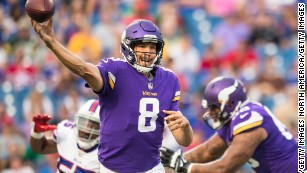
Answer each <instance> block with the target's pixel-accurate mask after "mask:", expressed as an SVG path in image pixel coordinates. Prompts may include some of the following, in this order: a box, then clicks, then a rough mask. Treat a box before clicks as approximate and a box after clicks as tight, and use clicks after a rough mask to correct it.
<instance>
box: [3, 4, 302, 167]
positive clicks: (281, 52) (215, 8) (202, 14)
mask: <svg viewBox="0 0 307 173" xmlns="http://www.w3.org/2000/svg"><path fill="white" fill-rule="evenodd" d="M55 2H56V12H55V16H54V20H53V22H54V26H55V35H56V36H57V39H58V40H60V42H61V43H63V44H64V45H67V47H68V48H69V49H70V50H72V51H73V52H75V53H76V54H79V55H80V56H81V57H86V58H88V59H87V61H90V62H93V63H97V62H98V61H99V60H100V59H101V58H103V57H109V56H110V55H113V56H115V57H121V55H120V52H119V50H120V49H119V46H120V43H119V42H118V41H119V40H120V36H121V32H122V31H123V30H124V28H125V26H126V25H127V24H129V23H131V22H132V21H133V20H135V19H139V18H142V19H148V20H151V21H154V22H155V23H156V24H157V25H158V26H159V27H160V29H161V32H162V33H163V34H164V35H163V37H164V40H165V42H166V46H165V48H164V53H163V59H162V63H163V65H164V66H165V67H167V68H170V69H171V70H173V71H174V72H175V73H176V74H177V75H178V77H179V81H180V84H181V102H180V109H181V111H182V113H183V114H184V115H186V116H187V118H188V119H189V121H190V123H191V125H192V127H193V130H194V141H193V143H192V144H191V145H190V146H189V147H187V148H184V150H189V149H191V148H193V147H194V146H196V145H198V144H200V143H202V142H203V141H204V140H205V139H207V138H208V137H210V136H211V135H212V134H213V131H212V130H211V129H210V128H209V127H208V126H207V125H206V124H205V123H204V122H203V121H202V109H201V106H200V105H201V104H200V102H201V100H202V96H203V94H202V93H201V92H202V91H203V88H204V87H205V85H206V84H207V83H208V81H210V80H211V79H213V78H215V77H217V76H220V75H228V76H233V77H236V78H239V79H241V80H242V81H243V82H244V83H245V84H246V85H247V89H248V92H249V97H250V98H252V99H253V100H257V101H259V102H261V103H263V104H264V105H266V106H268V107H269V108H270V109H271V110H273V112H274V114H275V115H276V116H277V117H278V118H279V119H280V120H281V121H282V122H283V123H284V124H285V125H286V126H287V128H288V129H289V130H290V131H291V133H292V134H293V135H294V136H297V14H296V10H297V2H296V1H294V0H289V1H274V0H256V1H248V0H241V1H239V0H220V1H215V0H207V1H203V0H176V1H175V0H155V1H150V0H112V1H109V0H57V1H55ZM24 4H25V0H2V1H0V172H1V171H2V172H3V173H5V172H6V173H10V172H14V171H16V170H18V171H19V172H21V173H22V172H27V173H30V172H38V173H49V172H54V170H56V158H57V155H56V154H52V155H39V154H36V153H34V152H33V151H32V150H31V149H30V145H29V139H30V131H31V130H30V129H31V122H32V117H33V116H34V115H36V114H39V113H46V114H49V115H51V116H53V119H52V122H53V124H56V123H58V122H60V121H62V120H64V119H72V118H73V116H74V113H75V112H77V110H78V109H79V107H80V106H81V104H82V103H83V102H85V101H86V100H88V99H91V98H96V97H97V96H96V95H95V94H93V93H92V91H91V90H90V89H88V88H86V87H84V84H85V81H83V80H82V79H81V78H78V77H77V76H75V75H74V74H73V73H71V72H70V71H68V69H66V68H65V67H64V66H63V65H61V63H60V62H59V61H58V60H57V59H56V57H55V56H54V55H53V54H52V53H51V52H50V51H49V50H48V49H47V47H46V46H44V43H43V42H42V41H40V40H39V39H38V38H37V37H36V36H35V34H34V31H33V29H32V28H31V23H30V20H29V18H28V17H27V15H26V14H25V10H24ZM249 172H250V170H249V169H248V168H243V169H242V173H249Z"/></svg>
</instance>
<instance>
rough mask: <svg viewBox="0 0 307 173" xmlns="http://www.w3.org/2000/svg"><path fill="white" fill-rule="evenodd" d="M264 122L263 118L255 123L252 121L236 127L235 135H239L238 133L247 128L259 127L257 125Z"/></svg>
mask: <svg viewBox="0 0 307 173" xmlns="http://www.w3.org/2000/svg"><path fill="white" fill-rule="evenodd" d="M262 122H263V120H261V121H257V122H254V123H252V124H248V125H246V126H242V127H240V128H238V129H236V130H235V131H234V132H233V135H237V134H239V133H241V132H243V131H244V130H247V129H250V128H254V127H257V126H259V125H261V124H262Z"/></svg>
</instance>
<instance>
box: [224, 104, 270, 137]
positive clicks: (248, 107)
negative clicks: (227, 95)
mask: <svg viewBox="0 0 307 173" xmlns="http://www.w3.org/2000/svg"><path fill="white" fill-rule="evenodd" d="M261 109H262V108H261V106H260V105H258V104H256V103H254V102H249V101H248V102H245V103H244V104H243V106H241V108H240V109H239V111H238V112H237V113H236V115H235V116H234V118H233V119H232V121H231V125H230V127H231V131H232V135H233V136H235V135H237V134H240V133H243V132H247V131H251V130H253V129H255V128H257V127H260V126H262V125H263V120H264V115H263V114H262V113H261V111H260V110H261Z"/></svg>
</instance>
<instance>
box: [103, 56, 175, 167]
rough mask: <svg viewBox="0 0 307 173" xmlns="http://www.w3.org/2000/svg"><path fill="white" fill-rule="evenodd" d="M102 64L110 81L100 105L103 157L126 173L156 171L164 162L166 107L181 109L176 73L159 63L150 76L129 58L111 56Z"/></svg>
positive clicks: (107, 80) (112, 165)
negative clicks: (137, 69) (136, 68)
mask: <svg viewBox="0 0 307 173" xmlns="http://www.w3.org/2000/svg"><path fill="white" fill-rule="evenodd" d="M97 67H98V68H99V70H100V73H101V75H102V77H103V80H104V88H103V89H102V92H101V93H98V96H99V101H100V106H101V107H103V108H104V109H101V111H100V121H101V123H100V126H101V128H100V129H101V130H100V145H99V151H98V155H99V161H100V162H101V163H102V164H103V165H104V166H105V167H106V168H108V169H110V170H112V171H116V172H121V173H135V172H144V171H147V170H150V169H151V168H153V167H155V166H156V165H158V164H159V163H160V157H159V148H160V147H161V143H162V138H163V129H164V117H165V116H166V115H165V114H164V113H163V112H162V110H173V111H178V110H179V108H178V100H179V97H180V86H179V82H178V79H177V77H176V75H175V74H174V73H173V72H172V71H170V70H168V69H165V68H162V67H155V69H154V71H155V74H154V78H153V79H152V80H149V79H148V78H146V77H145V76H144V75H143V74H141V73H139V72H137V71H136V70H135V69H134V68H133V67H132V66H131V65H129V64H128V63H127V62H126V61H125V60H122V59H115V58H108V59H103V60H101V61H100V62H99V64H98V65H97Z"/></svg>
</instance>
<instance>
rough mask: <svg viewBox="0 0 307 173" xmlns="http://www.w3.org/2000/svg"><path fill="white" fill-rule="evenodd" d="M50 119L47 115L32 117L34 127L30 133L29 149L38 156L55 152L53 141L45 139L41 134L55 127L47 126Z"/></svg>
mask: <svg viewBox="0 0 307 173" xmlns="http://www.w3.org/2000/svg"><path fill="white" fill-rule="evenodd" d="M50 119H51V117H50V116H48V115H36V116H34V117H33V122H34V127H33V129H32V131H31V139H30V146H31V149H32V150H33V151H34V152H36V153H39V154H51V153H56V152H57V147H56V143H55V141H53V140H52V139H47V138H46V137H45V135H44V134H43V132H46V131H53V130H55V129H56V126H55V125H49V124H48V121H49V120H50Z"/></svg>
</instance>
